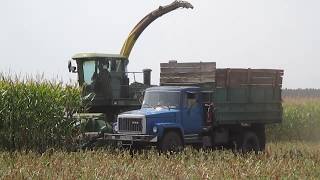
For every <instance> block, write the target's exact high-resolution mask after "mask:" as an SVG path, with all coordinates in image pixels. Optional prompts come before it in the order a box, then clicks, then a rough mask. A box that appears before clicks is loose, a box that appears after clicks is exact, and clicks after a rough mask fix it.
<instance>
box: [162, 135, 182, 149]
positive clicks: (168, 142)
mask: <svg viewBox="0 0 320 180" xmlns="http://www.w3.org/2000/svg"><path fill="white" fill-rule="evenodd" d="M158 148H159V150H160V151H161V152H180V151H182V150H183V142H182V139H181V137H180V135H179V134H178V133H177V132H175V131H169V132H167V133H165V135H164V136H163V139H162V140H161V141H160V143H159V146H158Z"/></svg>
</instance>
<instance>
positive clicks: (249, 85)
mask: <svg viewBox="0 0 320 180" xmlns="http://www.w3.org/2000/svg"><path fill="white" fill-rule="evenodd" d="M160 68H161V71H160V86H159V87H151V88H148V89H146V91H145V94H144V100H143V103H142V107H141V108H140V109H138V110H134V111H128V112H124V113H121V114H119V115H118V118H117V122H116V123H115V124H114V128H113V129H114V133H112V134H108V133H105V134H103V136H102V138H103V139H107V140H112V141H117V142H118V144H122V145H130V146H132V147H136V146H140V147H141V146H156V147H157V148H158V149H159V150H161V151H180V150H182V149H183V147H184V146H185V145H192V146H195V147H199V146H200V147H221V146H222V147H227V148H233V149H236V150H239V151H243V152H248V151H255V152H258V151H263V150H264V148H265V143H266V136H265V125H266V124H271V123H280V122H281V121H282V104H281V86H282V76H283V70H278V69H250V68H249V69H235V68H226V69H216V63H215V62H197V63H177V62H176V61H169V63H161V64H160Z"/></svg>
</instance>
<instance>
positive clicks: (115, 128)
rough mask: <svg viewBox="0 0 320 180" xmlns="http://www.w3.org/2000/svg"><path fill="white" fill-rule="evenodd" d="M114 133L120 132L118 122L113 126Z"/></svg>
mask: <svg viewBox="0 0 320 180" xmlns="http://www.w3.org/2000/svg"><path fill="white" fill-rule="evenodd" d="M113 131H114V132H118V131H119V126H118V123H117V122H116V123H114V124H113Z"/></svg>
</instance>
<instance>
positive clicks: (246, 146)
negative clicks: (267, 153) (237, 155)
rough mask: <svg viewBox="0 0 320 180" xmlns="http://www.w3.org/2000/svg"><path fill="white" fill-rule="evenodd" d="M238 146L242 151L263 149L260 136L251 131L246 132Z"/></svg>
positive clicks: (256, 151)
mask: <svg viewBox="0 0 320 180" xmlns="http://www.w3.org/2000/svg"><path fill="white" fill-rule="evenodd" d="M237 146H238V147H237V148H238V150H239V151H240V152H242V153H249V152H255V153H258V152H259V151H260V150H261V147H260V142H259V138H258V136H257V135H256V133H254V132H251V131H247V132H244V134H243V136H242V138H241V140H240V141H238V142H237Z"/></svg>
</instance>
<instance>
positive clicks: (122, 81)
mask: <svg viewBox="0 0 320 180" xmlns="http://www.w3.org/2000/svg"><path fill="white" fill-rule="evenodd" d="M72 59H73V60H75V62H76V64H77V67H75V66H73V65H72V63H71V61H70V62H69V65H68V68H69V71H70V72H74V73H77V74H78V82H79V85H80V86H81V87H82V88H83V89H82V93H83V94H82V95H83V97H92V104H93V105H94V106H108V105H112V104H113V103H115V101H114V100H116V99H125V98H129V78H128V73H127V71H126V69H127V68H126V67H127V64H128V59H127V58H126V57H124V56H121V55H113V54H97V53H79V54H76V55H74V56H73V57H72Z"/></svg>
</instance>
